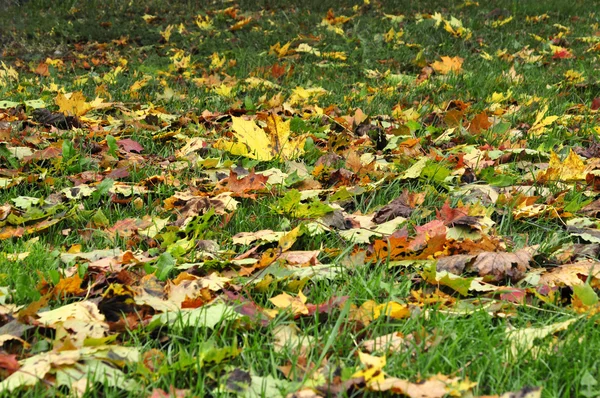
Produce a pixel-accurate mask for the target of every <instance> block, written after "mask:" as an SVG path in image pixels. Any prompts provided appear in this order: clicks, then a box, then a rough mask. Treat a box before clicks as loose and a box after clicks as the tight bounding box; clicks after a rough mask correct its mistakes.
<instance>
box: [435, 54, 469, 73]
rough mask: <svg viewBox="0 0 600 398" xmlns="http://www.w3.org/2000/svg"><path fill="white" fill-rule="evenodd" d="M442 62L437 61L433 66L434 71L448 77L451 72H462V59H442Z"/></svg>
mask: <svg viewBox="0 0 600 398" xmlns="http://www.w3.org/2000/svg"><path fill="white" fill-rule="evenodd" d="M440 58H441V59H442V60H441V61H435V62H433V63H432V64H431V67H432V68H433V70H435V71H436V72H437V73H440V74H442V75H447V74H449V73H450V72H454V73H458V72H460V71H461V70H462V64H463V61H464V59H463V58H461V57H448V56H442V57H440Z"/></svg>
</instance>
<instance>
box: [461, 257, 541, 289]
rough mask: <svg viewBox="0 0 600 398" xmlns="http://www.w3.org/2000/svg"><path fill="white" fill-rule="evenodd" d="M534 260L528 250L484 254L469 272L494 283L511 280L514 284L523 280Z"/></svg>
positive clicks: (476, 260)
mask: <svg viewBox="0 0 600 398" xmlns="http://www.w3.org/2000/svg"><path fill="white" fill-rule="evenodd" d="M531 260H532V255H531V252H530V251H529V250H528V249H521V250H518V251H516V252H514V253H507V252H483V253H480V254H479V255H478V256H477V258H476V259H475V261H474V262H473V264H472V265H470V266H468V267H467V271H471V272H477V273H479V276H483V277H486V278H488V279H490V280H492V281H494V282H500V281H501V280H503V279H505V278H510V279H511V280H512V281H513V282H515V281H518V280H520V279H522V278H523V277H524V276H525V272H526V271H527V269H528V268H529V262H530V261H531Z"/></svg>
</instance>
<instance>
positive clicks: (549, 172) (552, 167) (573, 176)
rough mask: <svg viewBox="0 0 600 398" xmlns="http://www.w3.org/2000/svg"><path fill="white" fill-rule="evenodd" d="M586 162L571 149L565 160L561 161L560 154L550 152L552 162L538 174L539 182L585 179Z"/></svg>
mask: <svg viewBox="0 0 600 398" xmlns="http://www.w3.org/2000/svg"><path fill="white" fill-rule="evenodd" d="M585 168H586V166H585V163H584V162H583V160H581V158H579V156H578V155H577V154H576V153H575V152H574V151H573V150H572V149H571V150H569V155H568V156H567V157H566V158H565V160H564V162H561V161H560V158H559V157H558V155H557V154H556V153H554V152H550V164H549V165H548V169H546V170H543V171H540V172H539V173H538V175H537V180H538V181H539V182H548V181H578V180H579V181H581V180H585Z"/></svg>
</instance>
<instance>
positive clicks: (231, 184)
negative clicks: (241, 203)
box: [219, 170, 269, 196]
mask: <svg viewBox="0 0 600 398" xmlns="http://www.w3.org/2000/svg"><path fill="white" fill-rule="evenodd" d="M268 179H269V177H267V176H265V175H263V174H256V173H255V172H254V171H252V172H250V174H248V175H247V176H245V177H242V178H238V174H237V173H236V172H235V171H233V170H231V172H230V173H229V178H227V179H225V180H222V181H221V182H220V183H219V185H220V186H221V187H222V188H221V191H227V192H233V193H235V194H238V196H252V195H244V194H245V193H246V192H249V191H260V190H262V189H264V188H265V184H266V182H267V180H268ZM224 183H226V185H224Z"/></svg>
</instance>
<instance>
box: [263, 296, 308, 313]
mask: <svg viewBox="0 0 600 398" xmlns="http://www.w3.org/2000/svg"><path fill="white" fill-rule="evenodd" d="M306 300H307V298H306V296H305V295H304V294H302V292H301V291H300V292H298V297H293V296H290V295H289V294H287V293H281V294H279V295H277V296H275V297H271V298H270V299H269V301H270V302H271V303H273V305H274V306H275V307H277V308H279V309H288V308H289V309H291V311H292V313H293V314H294V315H306V314H308V308H307V307H306V305H305V304H306Z"/></svg>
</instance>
